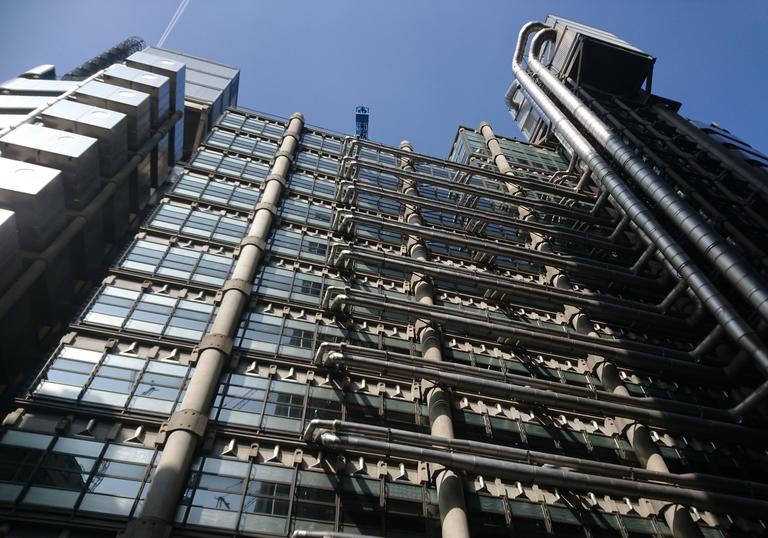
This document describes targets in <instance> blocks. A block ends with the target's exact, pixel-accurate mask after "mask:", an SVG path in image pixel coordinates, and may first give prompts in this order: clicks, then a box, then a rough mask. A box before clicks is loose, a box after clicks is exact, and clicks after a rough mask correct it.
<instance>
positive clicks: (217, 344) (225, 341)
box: [196, 333, 233, 356]
mask: <svg viewBox="0 0 768 538" xmlns="http://www.w3.org/2000/svg"><path fill="white" fill-rule="evenodd" d="M232 346H233V342H232V337H231V336H229V335H226V334H216V333H210V334H206V335H205V336H203V339H202V340H200V343H199V344H198V345H197V349H196V351H197V353H198V354H199V353H200V352H202V351H205V350H206V349H215V350H218V351H220V352H221V353H223V354H224V355H227V356H229V355H231V354H232Z"/></svg>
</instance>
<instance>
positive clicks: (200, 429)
mask: <svg viewBox="0 0 768 538" xmlns="http://www.w3.org/2000/svg"><path fill="white" fill-rule="evenodd" d="M207 426H208V417H207V416H206V415H204V414H202V413H198V412H197V411H195V410H193V409H180V410H179V411H176V412H175V413H174V414H172V415H171V416H170V418H169V419H168V422H166V423H165V424H163V425H162V426H161V427H160V433H161V437H162V438H163V441H165V437H166V436H167V435H168V434H169V433H171V432H173V431H176V430H184V431H188V432H190V433H191V434H192V435H194V436H196V437H198V438H200V439H202V438H203V436H205V429H206V427H207Z"/></svg>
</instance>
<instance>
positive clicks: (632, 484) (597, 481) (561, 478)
mask: <svg viewBox="0 0 768 538" xmlns="http://www.w3.org/2000/svg"><path fill="white" fill-rule="evenodd" d="M314 441H315V442H316V443H318V444H319V445H320V446H322V447H323V448H327V449H331V450H338V451H341V452H350V453H353V454H375V455H377V456H381V457H384V458H403V459H409V460H412V461H428V462H433V463H437V464H440V465H445V466H447V467H450V468H452V469H461V470H464V471H466V472H468V473H472V474H478V475H485V476H494V477H498V478H506V479H510V480H516V481H520V482H526V483H533V484H537V485H543V486H550V487H561V488H567V489H570V490H576V491H583V492H599V493H604V494H608V495H617V496H627V497H633V498H649V499H658V500H662V501H670V502H679V503H684V504H691V505H694V506H697V507H701V508H705V509H707V510H711V511H713V512H715V513H723V512H726V513H729V512H730V513H738V514H744V515H750V516H759V517H762V516H763V515H764V514H765V513H766V512H767V511H768V501H764V500H758V499H752V498H749V497H738V496H735V495H728V494H724V493H720V492H718V491H711V490H708V491H701V490H696V489H691V488H683V487H676V486H668V485H664V484H653V483H647V482H639V481H635V480H626V479H621V478H611V477H604V476H598V475H594V474H587V473H582V472H576V471H567V470H562V469H553V468H550V467H539V466H536V465H531V464H527V463H517V462H509V461H502V460H498V459H494V458H488V457H482V456H473V455H469V454H458V453H452V452H448V451H445V450H436V449H433V448H425V447H416V446H410V445H406V444H401V443H391V442H388V441H385V440H379V439H366V438H362V437H356V436H353V435H347V434H337V433H332V432H329V431H327V430H326V431H323V430H319V431H316V432H315V437H314Z"/></svg>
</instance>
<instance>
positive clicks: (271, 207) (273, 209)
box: [256, 202, 277, 215]
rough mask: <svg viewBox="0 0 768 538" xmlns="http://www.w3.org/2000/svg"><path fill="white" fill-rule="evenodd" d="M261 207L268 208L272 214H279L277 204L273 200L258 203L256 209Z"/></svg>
mask: <svg viewBox="0 0 768 538" xmlns="http://www.w3.org/2000/svg"><path fill="white" fill-rule="evenodd" d="M260 209H266V210H267V211H269V212H270V213H272V215H277V204H273V203H272V202H259V203H258V204H256V211H259V210H260Z"/></svg>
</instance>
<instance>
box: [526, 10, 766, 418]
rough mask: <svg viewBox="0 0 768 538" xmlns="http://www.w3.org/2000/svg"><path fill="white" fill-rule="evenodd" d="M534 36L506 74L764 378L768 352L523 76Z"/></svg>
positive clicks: (532, 26) (751, 402)
mask: <svg viewBox="0 0 768 538" xmlns="http://www.w3.org/2000/svg"><path fill="white" fill-rule="evenodd" d="M540 30H546V31H545V32H543V33H540V34H539V35H538V36H537V40H538V42H539V43H540V42H542V41H543V40H546V39H548V38H549V32H552V30H551V29H548V28H547V27H546V26H545V25H544V24H543V23H540V22H531V23H528V24H526V25H525V26H524V27H523V28H522V30H521V31H520V34H519V38H518V42H517V48H516V50H515V56H514V58H513V60H512V71H513V73H514V74H515V76H516V77H517V80H518V82H519V83H520V86H521V88H522V89H523V91H525V93H526V94H527V95H528V96H529V97H530V99H531V100H532V101H533V102H534V103H535V104H536V106H538V107H539V109H541V111H542V113H543V114H544V115H545V116H547V117H548V118H549V119H550V122H551V128H552V130H553V132H555V133H556V134H557V135H559V136H561V137H562V138H563V139H564V140H565V142H566V143H567V144H568V145H569V146H570V147H571V148H572V149H573V150H574V151H575V152H576V153H577V154H578V155H579V157H580V158H581V159H582V161H583V162H584V163H585V164H586V165H587V166H588V167H589V169H590V170H592V173H593V175H594V177H595V178H596V180H597V181H598V182H599V183H600V184H602V185H603V186H604V187H605V188H606V189H607V191H608V192H609V193H610V194H611V196H612V197H613V198H614V200H615V202H616V204H617V205H618V206H619V207H620V208H621V209H622V210H623V211H624V212H626V213H627V215H628V216H629V218H630V219H631V220H632V222H633V223H634V224H635V225H636V226H637V227H638V228H639V229H640V230H642V232H643V233H644V234H645V235H646V236H647V237H648V239H649V240H650V241H651V242H652V243H653V244H654V245H655V246H656V247H657V248H658V249H659V251H660V252H661V253H662V255H663V256H664V258H666V259H667V260H668V261H669V263H670V264H671V265H672V267H673V268H674V269H675V271H676V272H677V273H678V274H680V276H681V277H682V278H683V279H685V281H686V282H687V283H688V285H689V286H690V288H691V290H693V292H694V293H695V294H696V295H697V296H698V297H699V299H701V301H702V303H703V304H704V305H705V306H706V307H707V309H708V310H709V311H710V312H711V313H712V315H713V316H714V317H715V319H716V320H717V321H718V323H720V324H721V325H723V327H724V329H725V330H726V332H727V333H728V334H729V336H730V337H731V338H732V339H733V340H734V341H735V342H736V343H737V344H738V345H739V346H740V347H742V348H743V349H744V350H745V351H747V353H749V354H750V355H751V356H752V357H753V358H754V359H755V360H756V362H757V365H758V366H759V367H760V369H761V370H762V371H763V372H768V351H767V350H766V349H765V346H764V345H763V343H762V342H761V341H760V339H759V338H758V337H757V335H756V334H755V333H754V331H753V330H752V328H751V327H750V326H749V325H748V324H747V323H746V322H745V321H744V320H743V319H742V318H741V316H740V315H739V313H738V312H737V311H736V309H735V308H734V307H733V306H732V305H731V304H730V303H729V302H728V300H727V299H726V298H725V297H723V295H722V294H721V293H720V291H719V290H718V289H717V288H716V287H715V286H714V285H713V284H712V283H711V282H710V280H709V279H708V278H707V276H706V275H705V274H704V272H703V271H701V269H699V267H698V266H697V265H696V264H695V263H694V261H693V260H692V259H691V257H690V256H689V255H688V254H687V253H686V252H685V250H683V249H682V248H681V247H680V245H678V244H677V242H676V241H675V240H674V239H673V237H672V236H671V235H670V234H669V233H668V232H667V231H666V230H665V229H664V228H663V227H662V226H661V224H660V223H659V222H658V221H657V220H656V218H655V217H654V216H653V214H652V212H651V210H650V209H649V208H648V207H647V206H646V205H645V204H644V203H643V201H642V200H641V199H640V198H639V197H638V196H637V195H636V194H635V193H634V192H633V191H632V190H631V189H630V188H629V187H628V186H627V184H626V183H625V182H624V180H623V179H622V178H621V177H620V176H619V175H618V174H617V173H616V172H614V171H613V169H612V167H611V165H610V164H609V163H608V162H607V161H606V160H605V159H604V158H603V157H602V156H601V155H600V154H599V153H598V152H597V150H596V149H595V148H594V147H593V146H592V145H591V144H590V143H589V142H588V141H587V139H586V138H585V137H584V136H583V135H582V134H581V133H580V132H579V131H578V130H577V129H576V127H575V126H574V125H573V124H572V123H571V122H570V121H569V120H568V118H567V117H566V116H565V114H564V113H563V112H562V111H561V110H560V109H559V107H558V106H557V105H555V103H554V102H553V101H552V100H551V99H550V98H549V97H548V96H547V95H546V93H544V91H543V90H542V89H541V88H540V87H539V86H538V85H537V84H536V82H534V80H533V78H532V77H531V76H530V75H529V74H528V73H527V71H526V70H525V68H524V67H523V65H522V59H523V55H524V52H525V47H526V44H527V42H528V38H529V37H530V36H531V35H532V34H533V33H534V32H539V31H540ZM765 393H766V387H765V384H764V385H762V386H761V387H760V388H758V389H757V390H756V391H755V392H754V393H753V395H752V396H750V397H748V398H747V399H746V400H745V401H744V402H742V405H740V406H739V407H738V409H737V410H736V411H737V412H738V413H746V412H747V411H749V410H751V409H752V408H753V407H754V406H755V405H756V404H757V403H759V398H762V397H763V396H764V394H765Z"/></svg>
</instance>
